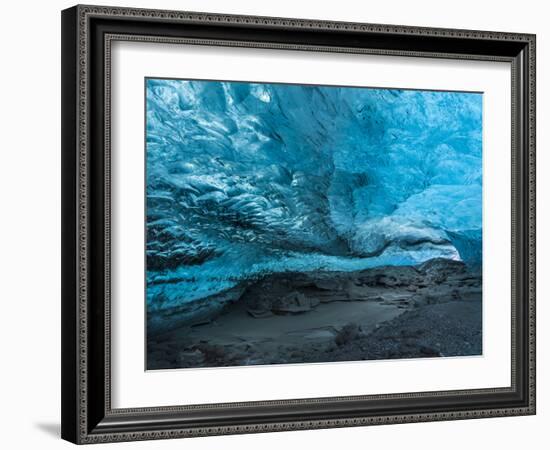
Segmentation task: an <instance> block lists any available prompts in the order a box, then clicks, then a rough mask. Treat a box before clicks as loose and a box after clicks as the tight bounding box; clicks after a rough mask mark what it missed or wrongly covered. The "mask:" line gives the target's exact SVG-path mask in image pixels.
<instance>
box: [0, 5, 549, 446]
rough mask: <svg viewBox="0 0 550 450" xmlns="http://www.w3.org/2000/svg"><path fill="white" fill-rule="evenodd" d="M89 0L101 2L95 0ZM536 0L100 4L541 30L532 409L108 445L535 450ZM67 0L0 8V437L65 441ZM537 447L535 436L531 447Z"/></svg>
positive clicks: (542, 308) (542, 379)
mask: <svg viewBox="0 0 550 450" xmlns="http://www.w3.org/2000/svg"><path fill="white" fill-rule="evenodd" d="M97 3H104V2H101V1H99V0H98V1H97ZM545 3H546V2H542V1H536V0H523V1H522V2H518V1H509V0H500V1H486V2H481V1H479V0H462V1H460V2H446V3H444V2H441V1H428V0H416V1H408V0H384V1H376V2H358V1H353V0H339V1H337V2H334V1H331V2H328V1H321V0H316V1H313V0H310V1H305V0H303V1H301V2H299V1H296V0H276V1H275V0H273V1H269V2H267V1H266V2H259V1H254V0H231V2H227V1H223V0H202V1H201V0H179V1H178V0H158V1H153V0H127V1H116V0H111V1H108V2H107V3H106V4H110V5H120V6H136V7H155V8H165V9H182V10H183V9H187V10H195V11H208V12H223V13H236V14H256V15H271V16H287V17H302V18H314V19H335V20H348V21H363V22H374V23H393V24H403V25H423V26H434V27H451V28H472V29H484V30H498V31H516V32H530V33H536V34H537V35H538V42H537V46H538V51H537V56H538V67H537V72H538V95H537V103H538V112H537V116H538V125H539V126H538V149H539V151H538V161H537V165H538V174H539V183H538V195H539V199H541V200H540V201H539V202H538V203H539V204H538V276H539V280H540V282H539V289H538V324H539V327H538V358H539V359H538V380H539V382H538V383H539V388H538V415H537V416H535V417H517V418H502V419H484V420H469V421H460V422H441V423H427V424H408V425H391V426H384V427H367V428H349V429H337V430H320V431H301V432H291V433H290V432H286V433H272V434H259V435H245V436H224V437H213V438H201V439H192V440H186V441H181V440H179V441H178V440H176V441H157V442H140V443H126V444H116V445H117V446H118V447H117V448H130V447H131V448H136V449H137V448H139V449H147V448H155V449H156V448H159V449H162V448H177V447H178V446H179V447H180V448H181V446H185V448H189V449H211V448H220V447H224V448H228V449H237V448H238V449H239V450H245V449H257V448H266V449H270V448H289V449H290V448H298V447H301V446H308V447H316V448H321V449H325V448H326V449H329V448H335V447H336V448H344V447H346V448H347V447H350V448H355V447H363V448H365V447H371V448H383V449H394V448H406V449H407V450H413V449H423V450H428V449H436V448H437V449H439V448H445V449H449V450H451V449H464V448H484V447H486V446H490V447H491V448H498V449H499V450H502V449H512V448H518V447H520V446H527V447H528V446H530V447H531V448H542V446H543V444H542V442H543V440H544V441H547V434H546V433H545V431H546V429H545V425H547V424H550V389H549V388H548V385H547V384H546V380H548V376H549V375H548V364H549V361H550V356H549V355H550V353H549V351H548V345H547V342H550V326H546V325H547V324H546V322H547V321H548V320H550V315H549V310H550V309H549V307H548V304H547V303H546V297H547V296H548V293H549V284H548V282H547V281H546V279H545V278H546V274H547V273H548V272H549V268H550V267H549V263H548V259H547V258H546V256H545V253H546V252H547V251H550V245H549V238H548V234H547V231H546V230H547V229H548V228H549V226H550V214H549V211H548V207H547V206H545V204H544V203H546V204H547V202H545V201H544V192H547V191H549V190H550V177H548V176H545V171H546V170H547V169H548V168H550V163H549V156H548V153H547V152H546V151H545V150H546V148H547V147H548V146H549V145H550V138H549V135H548V127H546V126H545V125H546V124H547V123H548V121H549V120H550V117H549V116H550V92H549V87H548V84H547V83H546V82H545V80H547V79H548V78H549V77H550V69H549V57H548V54H549V52H548V50H549V47H548V46H549V42H550V29H549V28H548V26H547V18H548V13H549V12H548V11H546V10H545ZM72 4H73V3H72V2H71V1H62V0H54V1H48V2H38V1H34V2H32V1H21V2H9V3H8V4H3V5H2V19H3V20H2V25H1V27H0V33H1V39H0V46H1V53H0V55H1V65H2V70H0V77H1V83H0V115H1V117H0V124H1V128H0V129H1V135H0V136H1V138H0V149H1V166H0V196H1V203H0V205H1V209H0V210H1V211H2V216H1V220H0V227H1V233H0V237H1V240H0V252H1V256H2V258H1V259H0V261H1V262H0V265H1V267H0V273H1V274H2V277H1V278H0V280H1V284H0V286H1V290H0V293H1V300H0V305H1V310H0V350H1V352H0V360H1V369H2V370H1V371H0V416H1V417H0V423H2V427H1V431H0V445H1V446H2V447H3V448H7V449H16V448H41V449H50V448H69V446H70V444H68V443H66V442H64V441H61V440H60V438H59V416H60V413H59V403H60V400H59V398H60V382H59V378H60V354H59V353H60V352H59V347H60V332H59V325H60V317H59V316H60V67H59V66H60V10H61V9H64V8H66V7H69V6H72ZM539 443H540V444H539Z"/></svg>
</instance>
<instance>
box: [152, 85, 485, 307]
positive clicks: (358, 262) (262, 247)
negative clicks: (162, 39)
mask: <svg viewBox="0 0 550 450" xmlns="http://www.w3.org/2000/svg"><path fill="white" fill-rule="evenodd" d="M146 96H147V101H146V108H147V131H146V133H147V135H146V141H147V268H148V272H147V281H148V291H147V294H148V295H147V297H148V307H149V309H150V310H151V311H153V310H155V309H159V308H160V309H163V308H169V307H171V306H174V305H177V304H180V303H182V302H188V301H191V300H194V299H197V298H201V297H204V296H207V295H210V294H212V293H215V292H218V291H220V290H222V289H225V288H228V287H231V286H232V285H234V284H235V283H236V282H237V281H239V280H241V279H243V278H247V277H253V276H257V275H259V274H262V273H266V272H278V271H290V270H315V269H327V270H358V269H362V268H367V267H372V266H377V265H385V264H394V265H403V264H414V263H418V262H422V261H425V260H428V259H430V258H434V257H446V258H453V259H462V260H464V261H465V262H466V263H468V264H472V265H479V264H480V263H481V227H482V223H481V215H482V190H481V182H482V163H481V151H482V148H481V147H482V145H481V139H482V95H481V94H476V93H457V92H430V91H413V90H398V89H367V88H345V87H319V86H303V85H301V86H298V85H282V84H254V83H239V82H211V81H185V80H158V79H148V80H147V83H146Z"/></svg>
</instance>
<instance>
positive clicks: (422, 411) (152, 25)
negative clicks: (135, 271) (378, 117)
mask: <svg viewBox="0 0 550 450" xmlns="http://www.w3.org/2000/svg"><path fill="white" fill-rule="evenodd" d="M118 41H124V42H149V43H157V44H158V45H163V44H178V43H186V44H193V45H210V46H212V45H215V46H219V47H243V48H256V49H265V51H269V50H270V49H278V50H300V51H304V52H308V51H310V52H311V51H315V52H331V53H347V54H365V55H384V56H396V57H397V56H406V57H411V58H436V59H449V60H457V61H461V60H476V61H499V62H506V63H509V64H510V66H511V111H512V117H511V121H510V126H511V138H512V139H511V155H512V162H511V167H512V172H511V186H512V189H511V205H512V208H511V211H510V220H511V230H512V236H511V242H512V251H511V254H512V259H511V261H510V267H511V286H510V291H511V305H512V310H511V342H510V354H511V374H510V379H511V383H510V386H506V387H502V386H494V387H488V388H480V389H459V390H434V391H422V392H410V393H407V392H405V393H382V394H376V395H354V396H345V395H339V394H338V392H337V391H336V390H335V395H334V396H330V397H315V398H289V399H282V400H263V399H262V398H258V399H257V401H242V402H230V403H226V402H220V403H208V404H184V405H177V404H176V405H172V406H153V405H152V406H149V407H137V408H113V406H112V401H111V399H112V388H113V386H112V382H111V380H112V378H111V377H112V370H113V361H112V354H111V335H112V332H113V328H112V327H113V326H114V324H113V323H112V322H111V244H112V240H111V237H112V236H111V222H110V218H111V212H112V208H111V196H110V186H111V182H112V176H114V174H112V173H111V131H112V130H111V121H110V120H111V117H110V101H111V95H112V92H111V78H110V77H111V48H112V44H113V43H114V42H118ZM137 282H138V283H140V282H141V281H139V280H138V281H137ZM535 403H536V400H535V36H534V35H531V34H516V33H504V32H486V31H471V30H451V29H435V28H422V27H408V26H395V25H377V24H363V23H347V22H330V21H318V20H304V19H285V18H271V17H253V16H233V15H218V14H205V13H195V12H180V11H160V10H146V9H130V8H118V7H116V8H115V7H100V6H82V5H78V6H75V7H72V8H69V9H67V10H64V11H63V12H62V437H63V438H64V439H66V440H68V441H71V442H74V443H78V444H84V443H100V442H114V441H133V440H143V439H167V438H177V437H193V436H208V435H219V434H238V433H256V432H272V431H284V430H300V429H314V428H330V427H348V426H363V425H376V424H390V423H406V422H423V421H440V420H455V419H471V418H484V417H499V416H511V415H529V414H535Z"/></svg>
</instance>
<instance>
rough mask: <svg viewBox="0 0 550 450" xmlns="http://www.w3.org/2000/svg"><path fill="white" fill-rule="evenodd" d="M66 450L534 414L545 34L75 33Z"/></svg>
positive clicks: (65, 36) (120, 13) (90, 13)
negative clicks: (540, 40)
mask: <svg viewBox="0 0 550 450" xmlns="http://www.w3.org/2000/svg"><path fill="white" fill-rule="evenodd" d="M62 85H63V88H62V109H63V117H62V147H63V148H62V205H63V210H62V214H63V216H62V226H63V230H62V232H63V239H62V241H63V242H62V245H63V248H62V258H63V264H62V266H63V267H62V277H63V279H62V437H63V438H64V439H67V440H69V441H72V442H75V443H79V444H81V443H96V442H109V441H131V440H141V439H164V438H176V437H192V436H206V435H217V434H229V433H252V432H267V431H278V430H281V431H282V430H298V429H311V428H327V427H347V426H361V425H374V424H389V423H403V422H419V421H438V420H451V419H468V418H483V417H495V416H509V415H527V414H534V413H535V36H534V35H531V34H515V33H507V32H486V31H469V30H450V29H433V28H420V27H405V26H394V25H373V24H364V23H347V22H330V21H313V20H302V19H281V18H270V17H251V16H231V15H217V14H203V13H191V12H179V11H157V10H144V9H127V8H111V7H96V6H75V7H73V8H70V9H67V10H64V11H63V12H62Z"/></svg>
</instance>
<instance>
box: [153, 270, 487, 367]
mask: <svg viewBox="0 0 550 450" xmlns="http://www.w3.org/2000/svg"><path fill="white" fill-rule="evenodd" d="M366 272H367V273H365V272H362V273H360V274H358V273H349V274H343V273H337V274H328V275H327V274H326V273H325V274H322V276H317V277H316V278H315V280H314V282H313V283H312V282H311V274H309V275H308V277H309V278H307V279H305V278H304V276H303V275H296V276H292V275H288V274H285V275H284V276H283V277H281V275H277V276H273V277H271V278H270V279H267V280H266V279H264V280H262V281H261V282H259V283H256V285H255V286H252V287H251V288H249V289H248V290H247V293H246V294H245V295H244V296H243V298H241V299H240V300H239V301H237V302H234V303H231V304H229V305H228V306H227V307H226V308H225V309H224V311H223V313H222V314H220V315H218V316H216V317H215V318H213V319H212V320H210V321H206V322H204V323H201V324H195V325H194V326H186V327H181V328H179V329H175V330H171V331H170V332H167V333H164V334H161V335H159V336H155V337H154V338H151V339H150V340H149V341H148V352H147V355H148V360H147V368H148V369H149V370H154V369H175V368H201V367H224V366H243V365H264V364H289V363H319V362H335V361H361V360H380V359H402V358H422V357H445V356H472V355H480V354H481V353H482V347H481V343H482V302H481V278H480V275H479V274H477V275H476V274H472V273H469V272H468V271H465V270H464V267H462V266H460V265H456V264H451V265H448V266H445V267H444V270H443V269H441V268H439V269H438V270H434V269H433V268H431V270H424V271H423V270H422V268H420V269H414V271H411V270H410V268H392V269H391V270H390V271H389V274H388V271H387V270H386V272H385V274H384V276H383V277H380V276H379V274H377V273H373V271H366ZM373 280H374V281H373Z"/></svg>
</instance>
